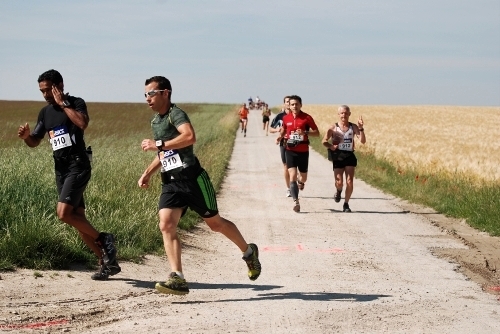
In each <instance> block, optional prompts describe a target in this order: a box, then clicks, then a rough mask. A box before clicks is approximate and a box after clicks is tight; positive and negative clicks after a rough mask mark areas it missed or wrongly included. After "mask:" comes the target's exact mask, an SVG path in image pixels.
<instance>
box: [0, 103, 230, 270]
mask: <svg viewBox="0 0 500 334" xmlns="http://www.w3.org/2000/svg"><path fill="white" fill-rule="evenodd" d="M43 105H44V103H38V102H11V101H0V121H1V122H2V124H7V126H6V127H4V128H3V131H2V133H1V139H2V140H1V146H0V182H1V184H2V187H0V270H9V269H14V268H16V267H25V268H33V269H40V270H41V269H51V268H52V269H56V268H57V269H60V268H67V267H68V266H69V265H70V264H71V263H73V262H83V263H86V264H88V265H89V266H93V265H95V262H96V261H95V256H94V255H93V254H92V253H91V252H90V251H89V250H88V249H87V247H86V246H85V245H84V244H83V242H82V241H81V240H80V238H79V237H78V234H77V233H76V231H75V230H74V229H73V228H72V227H70V226H68V225H66V224H64V223H62V222H60V221H59V220H58V218H57V217H56V215H55V207H56V203H57V192H56V188H55V180H54V170H53V161H52V154H51V150H50V146H49V145H48V143H47V142H46V141H43V142H42V143H41V144H40V146H38V147H37V148H35V149H31V148H29V147H27V146H26V145H25V144H24V143H23V141H22V140H20V139H18V138H17V128H18V126H19V125H20V124H24V123H25V122H26V121H27V122H28V123H29V124H30V126H31V128H32V129H33V126H34V123H35V121H36V118H37V115H38V111H39V110H40V108H41V107H42V106H43ZM180 107H181V108H183V109H184V110H185V111H186V112H188V114H189V117H190V119H191V121H192V123H193V126H194V128H195V130H196V136H197V143H196V144H195V153H196V154H197V156H198V158H199V159H200V161H201V163H202V165H203V166H204V168H205V169H206V170H207V172H208V173H209V175H210V177H211V178H212V182H213V184H214V187H215V188H216V190H218V189H219V188H220V185H221V183H222V180H223V177H224V174H225V170H226V167H227V163H228V161H229V157H230V155H231V152H232V148H233V144H234V138H235V136H236V129H237V127H238V119H237V117H235V111H236V108H237V106H234V105H224V104H206V105H196V104H181V105H180ZM88 109H89V114H90V124H89V127H88V129H87V130H86V131H85V139H86V144H87V145H91V146H92V150H93V163H92V164H93V166H92V167H93V169H92V179H91V181H90V183H89V185H88V186H87V190H86V192H85V201H86V206H87V217H88V218H89V220H90V221H91V223H92V224H93V225H94V226H95V227H96V229H98V230H100V231H109V232H112V233H114V234H115V235H116V237H117V247H118V248H119V258H120V259H122V260H129V261H137V262H138V261H140V260H141V259H142V257H143V256H144V255H145V254H148V253H158V254H163V252H164V250H163V243H162V240H161V234H160V233H159V231H158V227H157V224H158V217H157V204H158V196H159V192H160V184H161V183H160V178H159V175H157V176H156V177H153V179H152V180H151V186H150V188H149V189H146V190H145V189H141V188H139V187H138V186H137V181H138V179H139V177H140V176H141V174H142V173H143V171H144V169H145V168H146V167H147V166H148V165H149V163H150V162H151V161H152V159H153V158H154V154H155V153H154V152H143V151H142V150H141V147H140V143H141V141H142V139H144V138H151V137H152V136H151V129H150V119H151V116H152V115H153V112H151V110H149V108H148V107H147V106H146V105H145V104H132V103H88ZM131 120H132V121H131ZM5 130H6V131H5ZM198 222H199V218H198V216H197V215H196V214H194V213H193V212H192V211H190V210H188V214H187V215H186V216H185V217H183V218H182V220H181V223H180V224H179V228H180V229H184V230H189V229H190V228H192V227H193V226H194V225H196V224H197V223H198Z"/></svg>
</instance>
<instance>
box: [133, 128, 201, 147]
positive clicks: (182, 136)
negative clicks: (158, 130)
mask: <svg viewBox="0 0 500 334" xmlns="http://www.w3.org/2000/svg"><path fill="white" fill-rule="evenodd" d="M177 131H179V135H178V136H177V137H175V138H173V139H170V140H167V141H165V142H163V147H162V149H164V150H174V149H179V148H184V147H187V146H190V145H193V144H194V143H195V142H196V135H195V133H194V129H193V126H192V125H191V123H184V124H181V125H179V126H178V127H177ZM141 147H142V150H143V151H158V148H157V147H156V142H155V141H154V140H153V139H144V140H143V141H142V143H141Z"/></svg>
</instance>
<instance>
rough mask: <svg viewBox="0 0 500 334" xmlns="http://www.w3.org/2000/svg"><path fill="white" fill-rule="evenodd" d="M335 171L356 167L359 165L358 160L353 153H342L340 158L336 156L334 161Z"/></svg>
mask: <svg viewBox="0 0 500 334" xmlns="http://www.w3.org/2000/svg"><path fill="white" fill-rule="evenodd" d="M332 162H333V169H336V168H346V167H348V166H351V167H356V166H357V165H358V159H357V158H356V156H355V155H354V152H352V151H340V152H339V153H338V156H335V155H334V159H333V161H332Z"/></svg>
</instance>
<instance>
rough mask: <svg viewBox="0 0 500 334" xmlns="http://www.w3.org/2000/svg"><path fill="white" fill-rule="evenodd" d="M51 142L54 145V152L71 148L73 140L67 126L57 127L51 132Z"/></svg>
mask: <svg viewBox="0 0 500 334" xmlns="http://www.w3.org/2000/svg"><path fill="white" fill-rule="evenodd" d="M49 137H50V139H49V141H50V144H51V145H52V150H53V151H57V150H60V149H61V148H65V147H70V146H72V145H73V143H71V138H70V136H69V132H68V128H66V126H65V125H61V126H57V127H55V128H53V129H52V130H50V131H49Z"/></svg>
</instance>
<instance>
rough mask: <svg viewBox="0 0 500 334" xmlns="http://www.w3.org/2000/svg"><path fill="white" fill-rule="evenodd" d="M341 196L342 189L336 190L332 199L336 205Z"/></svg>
mask: <svg viewBox="0 0 500 334" xmlns="http://www.w3.org/2000/svg"><path fill="white" fill-rule="evenodd" d="M341 194H342V189H341V190H338V189H337V193H336V194H335V197H334V198H333V199H334V200H335V202H336V203H338V202H340V195H341Z"/></svg>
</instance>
